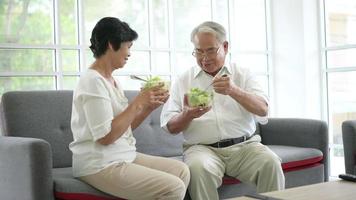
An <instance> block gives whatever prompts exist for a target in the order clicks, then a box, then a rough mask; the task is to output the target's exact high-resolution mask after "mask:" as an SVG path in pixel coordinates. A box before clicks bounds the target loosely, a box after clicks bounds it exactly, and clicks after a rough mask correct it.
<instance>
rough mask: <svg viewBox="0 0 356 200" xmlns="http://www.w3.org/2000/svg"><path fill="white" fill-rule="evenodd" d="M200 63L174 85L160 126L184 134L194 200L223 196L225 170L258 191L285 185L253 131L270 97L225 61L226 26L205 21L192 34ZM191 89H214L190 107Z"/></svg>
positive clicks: (273, 159) (276, 164) (263, 117)
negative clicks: (203, 101)
mask: <svg viewBox="0 0 356 200" xmlns="http://www.w3.org/2000/svg"><path fill="white" fill-rule="evenodd" d="M191 42H192V43H193V44H194V47H195V48H194V51H193V56H194V57H195V58H196V61H197V64H198V66H194V67H192V68H190V69H189V70H188V71H186V72H185V73H183V74H182V75H181V76H180V77H179V78H178V79H177V81H175V83H174V84H173V85H172V89H171V93H170V98H169V99H168V101H167V103H166V104H165V105H164V107H163V111H162V114H161V126H162V127H163V128H165V129H166V130H167V131H169V132H170V133H171V134H178V133H180V132H183V135H184V138H185V142H184V144H183V148H184V162H185V163H186V164H187V165H188V166H189V169H190V172H191V180H190V185H189V187H188V189H189V193H190V196H191V197H192V199H202V200H203V199H204V200H207V199H219V197H218V192H217V188H218V187H219V186H220V185H221V183H222V178H223V176H224V174H227V175H229V176H232V177H236V178H238V179H239V180H241V181H242V182H246V183H250V184H254V185H256V186H257V192H268V191H273V190H281V189H284V175H283V171H282V168H281V161H280V158H278V156H277V155H275V154H274V153H273V152H272V151H271V150H270V149H269V148H268V147H266V146H264V145H263V144H261V143H260V141H261V138H260V136H259V135H253V134H254V132H255V130H256V122H260V123H261V122H263V123H266V122H267V117H266V116H267V114H268V97H267V95H266V94H265V93H264V92H263V90H262V89H261V87H260V86H259V84H258V83H257V81H256V79H255V78H254V76H252V74H250V72H249V71H248V70H246V69H243V68H239V67H237V66H236V65H227V64H225V59H226V55H227V53H228V47H229V44H228V42H227V41H226V32H225V29H224V27H222V26H221V25H220V24H218V23H215V22H204V23H202V24H200V25H199V26H197V27H196V28H194V30H193V31H192V33H191ZM191 88H200V89H201V90H207V91H210V92H213V96H214V98H213V102H212V104H211V105H209V106H204V107H202V106H198V107H192V106H189V104H188V100H187V93H188V92H189V90H190V89H191Z"/></svg>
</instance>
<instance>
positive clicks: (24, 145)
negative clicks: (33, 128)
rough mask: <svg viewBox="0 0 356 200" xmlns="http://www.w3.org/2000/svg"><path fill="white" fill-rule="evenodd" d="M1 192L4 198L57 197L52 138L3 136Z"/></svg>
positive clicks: (0, 152)
mask: <svg viewBox="0 0 356 200" xmlns="http://www.w3.org/2000/svg"><path fill="white" fill-rule="evenodd" d="M0 194H1V199H30V200H38V199H50V200H51V199H54V198H53V180H52V153H51V147H50V145H49V143H48V142H46V141H44V140H41V139H35V138H22V137H4V136H2V137H0Z"/></svg>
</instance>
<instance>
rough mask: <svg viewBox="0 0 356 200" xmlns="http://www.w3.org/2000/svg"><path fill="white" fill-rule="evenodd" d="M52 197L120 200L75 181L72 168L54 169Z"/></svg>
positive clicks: (79, 199) (78, 199)
mask: <svg viewBox="0 0 356 200" xmlns="http://www.w3.org/2000/svg"><path fill="white" fill-rule="evenodd" d="M52 172H53V182H54V195H55V197H56V198H57V199H63V200H64V199H68V200H69V199H76V200H81V199H83V200H114V199H115V200H121V199H120V198H116V197H113V196H111V195H108V194H105V193H103V192H100V191H99V190H97V189H95V188H93V187H92V186H90V185H88V184H86V183H84V182H82V181H80V180H78V179H76V178H74V177H73V175H72V168H71V167H66V168H54V169H53V170H52Z"/></svg>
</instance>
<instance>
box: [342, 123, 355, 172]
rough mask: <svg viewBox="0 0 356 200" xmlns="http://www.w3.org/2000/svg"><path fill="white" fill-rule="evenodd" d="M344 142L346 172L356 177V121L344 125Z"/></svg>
mask: <svg viewBox="0 0 356 200" xmlns="http://www.w3.org/2000/svg"><path fill="white" fill-rule="evenodd" d="M342 140H343V143H344V158H345V172H346V173H348V174H355V175H356V120H347V121H344V122H343V123H342Z"/></svg>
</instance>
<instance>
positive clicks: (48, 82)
mask: <svg viewBox="0 0 356 200" xmlns="http://www.w3.org/2000/svg"><path fill="white" fill-rule="evenodd" d="M54 81H55V79H54V77H0V85H1V87H0V95H2V94H4V93H5V92H7V91H13V90H54V89H56V88H55V82H54Z"/></svg>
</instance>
